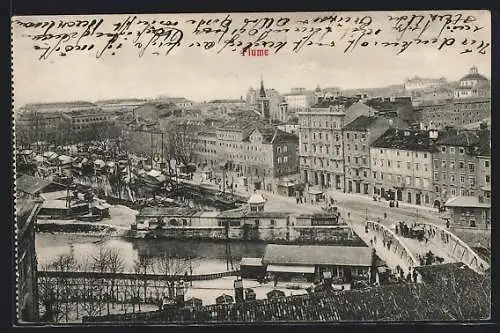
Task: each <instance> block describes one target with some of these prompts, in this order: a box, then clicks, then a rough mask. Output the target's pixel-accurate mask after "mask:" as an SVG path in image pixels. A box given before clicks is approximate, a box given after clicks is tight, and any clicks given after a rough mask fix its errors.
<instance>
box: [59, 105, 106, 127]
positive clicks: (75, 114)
mask: <svg viewBox="0 0 500 333" xmlns="http://www.w3.org/2000/svg"><path fill="white" fill-rule="evenodd" d="M62 119H63V121H64V122H65V123H66V124H67V125H69V126H70V128H71V130H72V131H73V132H79V131H93V130H94V129H95V128H96V127H97V126H102V125H104V124H107V123H109V122H110V121H111V120H112V119H113V116H112V115H111V114H110V113H104V112H102V110H101V109H99V108H94V109H88V110H84V111H83V110H77V111H71V112H65V113H63V114H62Z"/></svg>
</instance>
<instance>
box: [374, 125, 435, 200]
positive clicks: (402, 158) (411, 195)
mask: <svg viewBox="0 0 500 333" xmlns="http://www.w3.org/2000/svg"><path fill="white" fill-rule="evenodd" d="M436 139H437V133H436V131H421V130H408V129H405V130H399V129H395V128H390V129H388V130H387V131H386V132H385V133H384V134H383V135H382V136H381V137H379V138H378V139H377V140H375V142H373V144H372V146H371V148H370V158H371V171H372V183H373V189H374V191H373V192H374V194H375V195H379V196H381V197H385V198H388V199H394V200H398V201H403V202H407V203H411V204H417V205H429V206H431V205H432V204H433V202H434V197H435V193H434V188H433V173H432V154H433V153H434V152H435V151H436V144H435V141H436Z"/></svg>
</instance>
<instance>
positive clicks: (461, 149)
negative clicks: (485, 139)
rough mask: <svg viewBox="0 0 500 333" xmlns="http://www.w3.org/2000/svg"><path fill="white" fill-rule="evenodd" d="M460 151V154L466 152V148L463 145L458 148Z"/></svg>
mask: <svg viewBox="0 0 500 333" xmlns="http://www.w3.org/2000/svg"><path fill="white" fill-rule="evenodd" d="M458 151H459V152H460V155H463V154H465V148H463V147H460V148H458Z"/></svg>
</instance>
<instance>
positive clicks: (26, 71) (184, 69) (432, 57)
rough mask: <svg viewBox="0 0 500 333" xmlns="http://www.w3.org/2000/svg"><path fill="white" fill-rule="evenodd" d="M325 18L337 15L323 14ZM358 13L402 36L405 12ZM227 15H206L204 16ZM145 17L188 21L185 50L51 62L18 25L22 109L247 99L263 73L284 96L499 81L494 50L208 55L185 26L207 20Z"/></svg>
mask: <svg viewBox="0 0 500 333" xmlns="http://www.w3.org/2000/svg"><path fill="white" fill-rule="evenodd" d="M323 14H324V15H326V14H331V13H321V15H323ZM339 14H340V13H339ZM351 14H352V15H364V14H367V15H371V16H372V19H373V22H374V23H373V24H379V25H380V26H382V27H383V28H382V31H383V32H382V33H381V35H383V34H385V37H387V39H391V38H389V37H392V40H394V38H395V37H394V36H395V33H392V32H391V31H389V30H390V29H389V27H388V25H387V24H386V23H385V22H386V21H387V16H388V15H389V14H390V15H393V16H395V15H397V12H392V13H389V12H385V13H384V12H378V13H358V14H354V13H350V14H349V13H342V15H351ZM406 14H407V15H408V14H409V13H406ZM410 14H411V13H410ZM423 14H428V13H425V12H424V13H423ZM472 14H473V15H475V16H476V17H477V21H476V23H478V24H479V23H480V24H481V25H484V26H485V27H484V28H483V29H482V30H480V31H479V32H478V33H476V37H475V38H476V39H479V38H481V39H482V40H485V41H488V42H491V40H490V35H491V31H490V18H489V13H488V12H487V11H482V12H480V11H475V12H472ZM224 15H225V14H219V15H217V14H206V15H205V16H204V17H206V18H207V17H210V16H213V17H224ZM247 15H248V14H247ZM259 15H260V16H262V15H263V14H259ZM259 15H257V14H255V15H254V16H255V17H259ZM269 15H271V14H269ZM280 15H282V16H285V15H286V16H287V17H290V18H291V19H292V20H293V19H296V18H299V17H300V18H312V17H315V16H317V15H318V13H315V14H312V13H292V14H274V15H273V16H274V17H276V18H278V17H280ZM102 17H103V18H104V23H103V25H102V26H103V27H107V29H108V30H110V28H109V27H111V25H112V24H113V22H115V21H118V20H121V19H124V18H126V16H124V17H120V16H109V15H108V16H102ZM231 17H232V19H233V23H234V24H236V23H238V22H241V20H242V19H243V16H242V14H234V13H232V14H231ZM75 18H76V17H65V18H63V19H75ZM92 18H93V17H92ZM141 18H142V19H148V20H152V19H158V20H159V19H166V18H168V19H172V20H174V19H178V20H179V22H181V21H182V23H181V24H180V26H179V27H181V28H182V29H183V30H184V31H185V36H184V39H183V43H184V44H183V47H181V48H177V49H175V50H174V51H173V52H172V53H171V54H169V55H168V56H164V55H159V56H158V55H152V54H150V53H148V52H146V53H145V54H144V56H142V57H139V56H138V55H137V51H136V50H134V49H132V48H131V47H128V48H127V47H124V48H122V49H121V50H120V52H118V53H117V54H116V55H115V56H104V57H101V58H99V59H97V58H96V56H95V52H94V53H92V52H87V53H85V52H81V53H79V54H78V53H72V54H71V55H68V56H65V57H61V56H57V55H56V54H55V53H54V55H53V56H51V57H49V58H48V59H46V60H38V57H39V55H40V52H39V51H37V50H35V49H34V48H33V46H34V43H35V42H33V41H31V40H30V39H29V38H27V37H26V36H23V35H25V34H27V33H29V30H28V29H23V28H21V26H20V25H16V24H13V30H12V33H13V81H14V82H13V87H14V107H15V108H18V107H20V106H22V105H23V104H26V103H34V102H56V101H76V100H88V101H96V100H100V99H111V98H150V97H156V96H159V95H163V96H183V97H186V98H189V99H192V100H195V101H205V100H211V99H216V98H239V97H240V96H243V98H244V97H245V95H246V92H247V90H248V88H249V87H254V88H257V87H258V86H259V84H260V77H261V76H262V77H263V79H264V83H265V86H266V88H274V89H277V90H278V91H280V92H283V93H285V92H288V91H289V90H290V88H292V87H305V88H308V89H314V88H315V87H316V86H317V85H319V86H320V87H332V86H334V87H341V88H343V89H354V88H371V87H382V86H386V85H392V84H403V82H404V80H405V78H408V77H413V76H415V75H418V76H421V77H435V78H437V77H442V76H443V77H445V78H447V79H448V80H450V81H454V80H458V79H460V78H461V77H462V76H463V75H465V74H466V73H467V72H468V70H469V68H470V67H471V66H472V65H476V66H477V67H478V68H479V72H480V73H481V74H483V75H485V76H487V77H491V55H490V53H489V52H487V54H486V55H481V54H478V53H477V52H472V53H468V54H462V55H461V54H459V49H458V48H454V47H450V48H445V49H444V50H442V51H438V50H437V47H433V48H424V47H413V48H412V47H410V48H408V50H407V51H406V52H405V53H403V54H401V55H397V51H395V50H394V49H388V48H375V47H372V48H366V49H361V48H357V49H355V50H354V51H353V52H351V53H348V54H344V53H343V52H342V50H343V49H344V47H342V48H340V47H336V48H309V49H304V50H303V51H301V52H300V53H297V54H296V53H293V52H291V51H290V50H286V49H284V50H283V51H281V52H280V53H278V54H271V55H269V56H267V57H248V56H242V55H241V54H238V53H233V52H230V51H228V52H225V51H224V52H222V53H220V54H217V53H216V51H213V50H211V51H202V50H200V49H196V48H187V47H186V46H187V44H188V43H189V40H190V39H192V40H197V38H198V37H195V36H192V35H190V34H189V31H188V28H187V25H186V24H185V23H183V22H184V21H185V20H187V19H189V18H194V19H200V18H201V15H197V14H195V15H186V14H182V15H162V16H159V15H157V14H155V15H144V16H141ZM50 19H52V20H55V21H56V22H58V21H59V20H60V19H62V18H61V17H37V18H30V17H18V18H17V20H19V21H23V22H27V21H37V20H39V21H43V20H50ZM78 19H82V18H81V17H80V18H78ZM384 24H385V25H384ZM103 30H104V29H103ZM40 31H41V30H40ZM60 31H63V30H60ZM72 31H73V30H72ZM52 33H60V32H54V31H52ZM456 34H460V33H456ZM459 36H460V37H457V40H460V41H461V40H463V39H464V38H466V37H468V36H469V35H467V33H464V32H462V33H461V35H459ZM294 37H295V38H297V36H296V35H294V34H293V33H290V34H288V35H287V36H286V37H285V38H286V39H287V40H288V41H289V42H290V43H291V42H292V41H293V40H294ZM385 37H384V38H385ZM97 43H98V42H97ZM457 44H459V43H458V42H457ZM460 50H461V49H460ZM488 51H489V50H488Z"/></svg>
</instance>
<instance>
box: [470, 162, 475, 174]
mask: <svg viewBox="0 0 500 333" xmlns="http://www.w3.org/2000/svg"><path fill="white" fill-rule="evenodd" d="M469 172H474V163H469Z"/></svg>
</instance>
